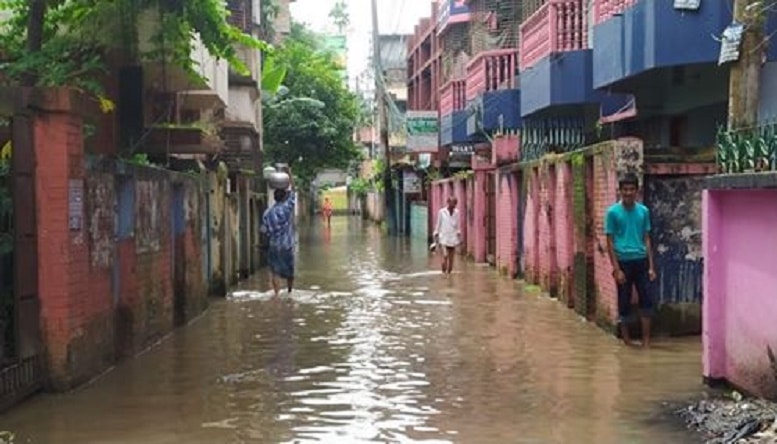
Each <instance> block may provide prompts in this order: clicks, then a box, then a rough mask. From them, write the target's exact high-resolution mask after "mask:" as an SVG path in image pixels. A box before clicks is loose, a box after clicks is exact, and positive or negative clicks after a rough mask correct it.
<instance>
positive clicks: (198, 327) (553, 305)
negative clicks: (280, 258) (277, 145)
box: [0, 217, 703, 444]
mask: <svg viewBox="0 0 777 444" xmlns="http://www.w3.org/2000/svg"><path fill="white" fill-rule="evenodd" d="M332 223H333V225H332V227H331V229H326V228H324V227H323V226H321V225H320V224H319V223H318V222H316V223H314V224H313V225H307V226H303V227H302V228H301V230H300V255H299V260H298V271H299V282H298V284H299V287H300V290H299V291H297V292H295V293H294V294H293V295H292V297H290V298H284V299H282V300H272V299H271V298H269V297H268V293H267V292H266V290H267V288H268V286H267V282H266V279H265V278H264V276H261V277H259V278H257V279H256V280H255V281H254V282H249V283H247V284H246V285H244V286H243V288H242V289H241V290H240V291H237V292H236V293H235V294H234V295H233V296H232V297H231V298H229V299H227V300H225V301H217V302H214V303H213V304H212V306H211V308H210V309H209V311H208V312H207V313H206V314H205V315H204V316H202V317H200V318H199V319H198V320H196V321H195V322H194V323H192V324H191V325H189V326H187V327H185V328H183V329H180V330H178V331H177V332H175V333H174V334H173V335H171V336H170V337H169V338H167V339H166V340H165V341H164V342H162V343H161V344H159V345H158V346H157V347H155V348H153V349H151V350H150V351H148V352H146V353H144V354H143V355H141V356H139V357H137V358H136V359H134V360H131V361H127V362H124V363H122V364H121V365H119V366H118V367H117V368H116V369H114V370H113V371H112V372H110V373H108V374H106V375H104V376H103V377H102V378H100V379H98V380H97V381H95V382H94V383H93V384H91V385H90V386H88V387H85V388H83V389H81V390H79V391H76V392H74V393H70V394H66V395H40V396H37V397H35V398H33V399H31V400H30V401H27V402H25V403H23V404H22V405H21V406H19V407H17V408H15V409H13V410H12V411H11V412H9V413H6V414H5V415H2V416H0V430H10V431H13V432H14V433H16V441H15V442H17V443H79V444H80V443H106V444H112V443H140V444H163V443H165V444H166V443H307V442H325V443H334V444H340V443H343V444H345V443H355V442H377V443H389V442H390V443H410V442H419V443H476V444H480V443H576V444H577V443H657V442H661V443H684V442H698V440H697V439H695V438H694V436H692V435H690V434H689V432H686V431H685V430H684V429H683V428H682V426H681V425H680V424H679V423H678V422H677V421H676V420H674V419H673V418H672V417H671V415H669V414H667V407H666V406H665V405H664V403H666V402H675V401H683V400H685V399H688V398H691V397H695V396H697V395H698V394H699V393H700V392H702V390H703V388H702V385H701V378H700V374H701V369H700V356H699V353H700V351H699V349H700V346H699V339H698V338H690V339H683V340H675V339H663V340H662V339H659V340H657V341H656V344H655V347H654V348H653V349H651V350H648V351H643V350H640V349H627V348H624V347H622V346H621V345H619V344H618V342H617V341H616V340H615V339H614V338H612V337H609V336H608V335H606V334H604V333H603V332H602V331H601V330H599V329H597V328H596V327H594V326H592V325H590V324H587V323H585V322H583V321H582V320H580V319H579V318H578V317H577V316H576V315H575V314H574V313H573V312H572V311H570V310H568V309H566V308H564V307H562V305H561V304H559V303H558V302H556V301H554V300H552V299H549V298H547V297H545V296H542V295H540V294H536V293H531V292H522V287H521V285H520V283H519V282H517V281H511V280H508V279H504V278H500V277H498V276H497V275H496V273H494V272H493V271H492V270H491V269H489V268H488V267H483V266H476V265H472V264H465V263H462V262H458V263H457V265H456V271H455V273H454V274H453V275H452V276H450V277H449V278H446V277H444V276H442V275H441V274H440V273H439V272H437V262H436V258H430V257H429V254H428V253H427V251H426V246H425V245H424V244H423V242H418V241H410V240H408V239H387V238H385V237H383V236H382V235H381V234H380V232H379V231H378V229H376V228H375V227H373V226H370V225H368V224H367V223H363V222H362V221H360V220H358V219H357V218H346V217H343V218H333V221H332Z"/></svg>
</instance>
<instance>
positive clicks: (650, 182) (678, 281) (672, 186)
mask: <svg viewBox="0 0 777 444" xmlns="http://www.w3.org/2000/svg"><path fill="white" fill-rule="evenodd" d="M702 178H703V176H686V175H682V176H669V175H659V176H651V175H648V176H646V179H645V203H646V204H647V206H648V207H649V208H650V211H651V216H652V224H653V234H652V239H653V243H654V245H655V248H656V257H655V259H656V268H657V270H656V271H657V272H658V274H659V279H658V284H657V289H656V290H657V292H658V299H659V301H660V302H661V303H681V302H700V301H701V296H702V294H701V292H702V270H703V257H702V244H701V239H702V236H701V191H702Z"/></svg>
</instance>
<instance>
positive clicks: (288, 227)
mask: <svg viewBox="0 0 777 444" xmlns="http://www.w3.org/2000/svg"><path fill="white" fill-rule="evenodd" d="M287 174H289V181H290V184H289V185H290V186H289V189H288V190H283V189H276V190H275V192H274V195H273V196H274V197H275V205H273V206H272V208H268V209H267V211H265V212H264V216H263V217H262V226H261V231H262V233H264V234H266V235H267V237H268V238H269V241H270V249H269V250H268V254H267V262H268V264H269V266H270V271H271V273H272V287H273V290H274V291H275V297H278V294H279V293H280V279H285V280H286V287H287V289H288V291H289V293H291V290H292V288H293V287H294V207H295V205H296V202H297V196H296V193H295V192H294V179H292V178H291V173H290V172H287Z"/></svg>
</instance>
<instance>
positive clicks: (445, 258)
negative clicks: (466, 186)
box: [434, 197, 461, 275]
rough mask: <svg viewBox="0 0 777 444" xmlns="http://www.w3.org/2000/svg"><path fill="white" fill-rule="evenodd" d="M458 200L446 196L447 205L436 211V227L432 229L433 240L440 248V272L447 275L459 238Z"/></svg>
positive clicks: (451, 268) (451, 267)
mask: <svg viewBox="0 0 777 444" xmlns="http://www.w3.org/2000/svg"><path fill="white" fill-rule="evenodd" d="M458 202H459V201H458V200H457V199H456V198H455V197H449V198H448V206H447V207H446V208H442V209H440V211H439V212H438V213H437V228H435V230H434V241H435V243H436V244H437V245H438V246H439V247H441V248H442V272H443V274H448V275H449V274H451V271H452V270H453V258H454V256H455V255H456V247H457V246H458V245H459V242H460V240H461V231H460V230H459V210H457V209H456V205H457V204H458Z"/></svg>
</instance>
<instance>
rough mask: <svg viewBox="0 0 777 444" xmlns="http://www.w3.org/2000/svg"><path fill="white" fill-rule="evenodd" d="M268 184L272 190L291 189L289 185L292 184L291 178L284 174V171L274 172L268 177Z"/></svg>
mask: <svg viewBox="0 0 777 444" xmlns="http://www.w3.org/2000/svg"><path fill="white" fill-rule="evenodd" d="M267 183H269V184H270V188H273V189H276V190H279V189H280V190H285V189H287V188H289V184H290V183H291V178H290V177H289V175H288V174H287V173H284V172H283V171H274V172H272V173H270V174H269V175H268V177H267Z"/></svg>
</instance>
